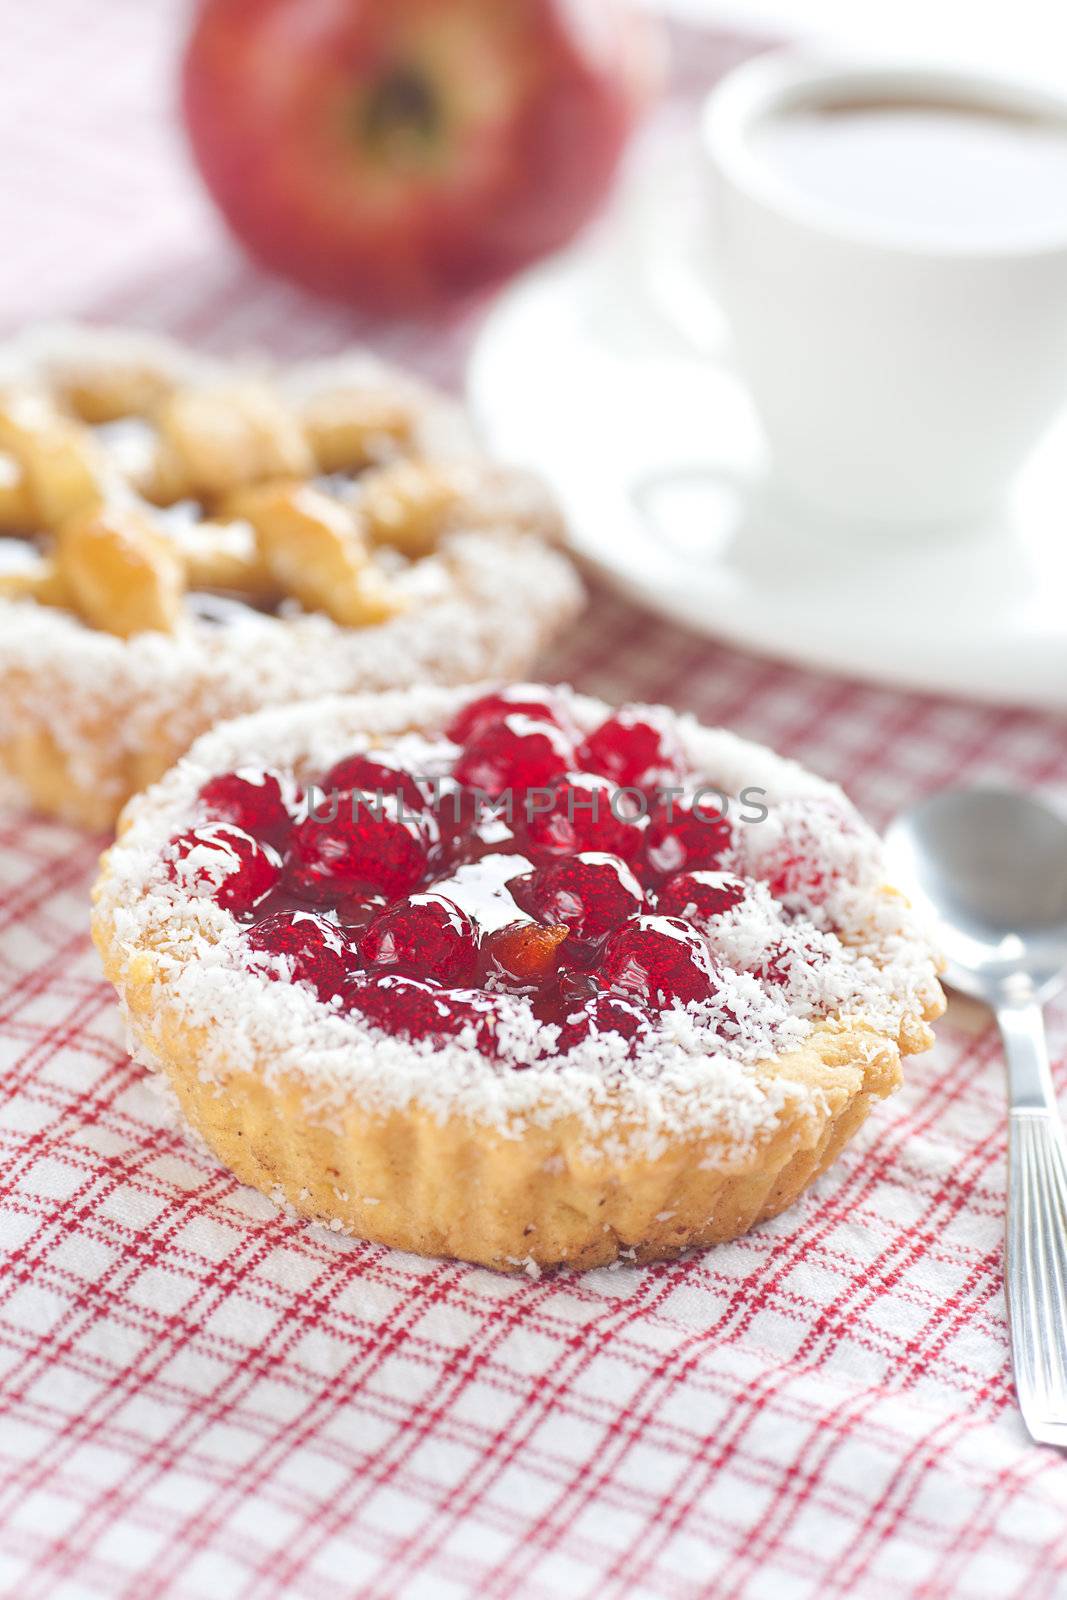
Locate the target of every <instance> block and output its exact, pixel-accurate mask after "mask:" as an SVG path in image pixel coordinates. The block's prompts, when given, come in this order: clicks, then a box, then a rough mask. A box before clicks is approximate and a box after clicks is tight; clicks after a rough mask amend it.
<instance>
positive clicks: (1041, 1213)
mask: <svg viewBox="0 0 1067 1600" xmlns="http://www.w3.org/2000/svg"><path fill="white" fill-rule="evenodd" d="M997 1021H998V1022H999V1024H1000V1031H1001V1034H1002V1036H1003V1039H1004V1053H1005V1056H1006V1057H1007V1063H1008V1088H1009V1094H1010V1098H1011V1114H1010V1122H1009V1139H1008V1216H1007V1232H1006V1237H1005V1263H1004V1278H1005V1285H1006V1289H1007V1298H1008V1321H1009V1324H1010V1326H1011V1349H1012V1360H1013V1362H1014V1366H1015V1387H1016V1390H1017V1392H1018V1396H1019V1407H1020V1409H1021V1411H1022V1414H1023V1421H1024V1422H1025V1423H1026V1426H1027V1428H1028V1429H1029V1431H1030V1434H1031V1435H1032V1437H1033V1438H1034V1439H1037V1440H1039V1441H1041V1442H1042V1443H1044V1444H1057V1445H1063V1446H1067V1146H1065V1142H1064V1132H1063V1124H1062V1122H1061V1121H1060V1114H1059V1111H1058V1109H1057V1106H1056V1094H1055V1090H1054V1089H1053V1086H1052V1077H1051V1074H1050V1072H1049V1063H1048V1045H1047V1042H1046V1038H1045V1022H1044V1017H1043V1016H1042V1014H1041V1007H1040V1006H1039V1005H1037V1004H1036V1003H1029V1002H1028V1003H1026V1004H1023V1005H1018V1006H1016V1005H1007V1006H1002V1007H1001V1008H1000V1009H999V1010H998V1011H997Z"/></svg>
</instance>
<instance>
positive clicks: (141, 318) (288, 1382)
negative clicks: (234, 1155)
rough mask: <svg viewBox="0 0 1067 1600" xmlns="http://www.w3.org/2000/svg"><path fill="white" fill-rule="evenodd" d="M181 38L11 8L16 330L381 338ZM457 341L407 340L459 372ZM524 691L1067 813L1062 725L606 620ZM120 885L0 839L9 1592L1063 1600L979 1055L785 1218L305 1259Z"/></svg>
mask: <svg viewBox="0 0 1067 1600" xmlns="http://www.w3.org/2000/svg"><path fill="white" fill-rule="evenodd" d="M181 11H182V8H181V7H175V6H174V5H172V4H168V3H164V0H152V3H151V4H146V3H145V0H106V3H105V0H34V3H33V4H28V3H27V4H20V5H18V6H16V5H13V4H9V5H8V6H7V7H6V8H5V10H4V16H3V43H4V52H5V56H4V66H3V78H4V91H3V95H2V97H0V118H2V122H3V128H2V139H0V151H2V152H3V153H2V154H0V163H2V176H3V181H2V184H0V239H2V241H3V248H2V249H0V308H2V313H3V317H4V320H5V321H6V322H8V323H15V322H17V321H18V320H20V319H21V318H23V317H28V316H39V315H46V314H47V315H54V314H56V313H77V314H88V315H91V316H95V317H101V318H112V319H114V318H117V317H119V318H122V319H125V320H131V321H134V322H139V323H145V324H149V325H153V326H157V325H158V326H163V327H166V328H168V329H171V330H173V331H176V332H178V333H179V334H182V335H185V336H187V337H189V338H191V339H194V340H197V341H200V342H202V343H205V344H210V345H211V346H213V347H215V348H221V349H234V348H238V347H245V346H248V345H250V344H254V343H263V344H267V345H269V346H270V347H272V348H274V349H275V350H277V351H278V352H280V353H282V354H288V353H305V352H313V351H319V350H323V351H325V350H330V349H333V348H336V347H337V346H339V345H340V344H342V343H344V342H347V341H349V340H351V339H352V338H354V337H360V336H362V335H363V334H364V333H365V332H366V330H364V329H362V328H361V327H359V326H358V325H357V324H356V323H355V322H354V321H353V319H352V318H350V317H349V316H347V315H345V314H344V313H342V312H333V311H329V310H323V309H322V308H321V307H318V306H313V305H310V304H309V303H308V302H306V301H305V300H304V299H303V298H301V297H300V296H299V295H297V294H296V293H295V292H290V291H288V290H286V289H284V288H280V287H278V286H277V285H276V284H273V283H270V282H268V281H266V280H264V279H262V278H260V277H258V276H256V275H255V274H254V273H253V272H251V271H250V270H249V269H248V268H247V267H246V266H245V265H244V264H243V263H242V262H241V261H240V260H239V259H238V257H237V256H236V254H235V253H234V252H233V250H232V249H231V248H230V247H229V246H228V245H227V244H226V243H225V242H224V240H223V239H222V236H221V234H220V232H219V230H218V228H217V225H216V224H215V223H214V221H213V219H212V217H211V216H210V214H209V212H208V210H207V208H206V206H205V204H204V202H203V201H202V199H201V198H200V195H199V192H198V190H197V188H196V186H195V184H194V182H193V181H192V179H191V177H190V175H189V173H188V171H187V170H186V168H185V166H184V163H183V158H182V155H181V151H180V145H179V142H178V138H177V134H176V132H175V129H174V125H173V120H172V116H171V107H172V102H173V98H174V92H173V56H174V50H175V46H176V39H177V34H178V29H179V28H180V25H181V20H182V19H181ZM685 59H686V62H687V66H688V68H689V71H690V74H691V76H692V77H693V79H694V81H695V80H696V79H698V78H699V77H700V76H702V75H703V74H704V73H706V72H707V71H708V70H710V66H711V64H712V62H713V61H715V60H719V59H721V50H719V51H718V52H716V51H715V50H712V53H711V54H710V55H709V57H708V59H707V60H706V61H701V60H700V59H699V58H698V57H696V56H695V55H694V53H693V51H692V50H689V51H687V52H686V58H685ZM468 331H469V330H468V329H467V327H466V326H464V325H458V326H456V327H455V328H453V329H451V330H438V331H437V332H436V333H435V334H433V335H432V336H431V335H430V334H428V333H426V332H425V331H420V330H410V329H408V330H403V331H401V332H397V333H395V334H393V335H391V336H390V337H389V339H388V340H386V341H385V342H386V345H387V347H388V348H390V349H391V350H392V351H393V353H399V354H401V355H402V356H405V357H407V358H410V359H415V360H417V361H418V362H419V363H420V364H421V365H422V366H423V367H424V368H428V369H430V370H431V371H436V372H437V373H438V374H439V375H446V376H448V375H453V376H454V375H455V373H456V370H457V361H458V359H459V355H460V353H461V350H462V344H463V340H464V338H465V337H466V334H467V332H468ZM546 670H547V671H548V672H550V673H552V674H556V675H559V676H561V677H564V678H571V679H573V680H574V681H575V682H576V683H578V684H580V685H581V686H582V687H583V688H586V689H589V690H591V691H593V692H595V693H598V694H603V695H605V696H607V697H608V698H617V697H627V696H631V697H640V698H643V699H663V700H666V701H669V702H671V703H673V704H675V705H680V706H688V707H691V708H692V709H693V710H695V711H697V712H698V713H700V714H701V715H702V716H703V717H705V718H708V719H711V720H712V721H722V722H726V723H729V724H730V725H732V726H734V727H735V728H737V729H738V730H739V731H741V732H742V733H744V734H747V735H750V736H752V737H755V738H757V739H761V740H766V741H768V742H770V743H772V744H774V745H776V746H777V747H778V748H779V749H781V750H783V751H786V752H788V753H789V754H793V755H797V756H799V757H801V758H802V759H803V760H804V761H805V762H807V763H809V764H810V765H812V766H813V767H815V768H816V769H818V770H819V771H821V772H824V773H826V774H828V775H829V776H831V777H833V778H836V779H838V780H840V781H841V782H842V783H844V784H845V785H846V786H847V787H848V788H849V789H850V790H851V792H852V794H853V795H854V796H855V797H856V799H857V800H858V802H859V803H860V805H861V806H862V807H863V808H864V809H865V810H866V811H867V812H868V814H869V815H870V816H871V817H872V818H873V819H874V820H875V821H876V822H882V821H883V820H884V819H885V818H887V817H888V816H889V815H890V814H891V813H892V812H893V811H894V810H895V809H896V808H897V807H899V806H901V805H903V804H905V803H907V802H908V801H910V800H913V799H914V798H915V797H916V796H918V795H920V794H922V793H925V792H927V791H929V790H932V789H935V788H937V787H938V786H939V785H941V784H945V783H947V782H950V781H955V780H969V779H975V780H977V779H1005V780H1010V781H1012V782H1014V783H1020V784H1025V785H1033V786H1035V787H1039V788H1041V789H1044V790H1047V791H1049V792H1051V793H1053V794H1055V793H1056V791H1057V790H1058V791H1059V793H1060V795H1061V796H1063V795H1064V793H1065V791H1067V741H1065V732H1067V727H1065V724H1064V722H1063V721H1059V720H1055V719H1053V718H1048V717H1041V716H1036V715H1030V714H1027V713H1023V712H1018V711H1011V710H994V709H978V708H975V707H970V706H966V705H962V704H954V703H948V702H945V701H937V700H927V699H921V698H917V697H912V696H903V695H899V694H896V693H891V692H884V691H881V690H877V689H871V688H864V687H861V686H857V685H855V684H851V683H846V682H842V681H839V680H835V679H830V678H825V677H820V676H816V675H814V674H808V673H804V672H798V671H793V670H787V669H784V668H781V667H779V666H775V665H772V664H769V663H768V662H765V661H761V660H757V659H755V658H752V657H749V656H743V655H740V654H737V653H735V652H731V651H726V650H722V649H717V648H714V647H712V646H709V645H708V644H707V643H706V642H704V641H702V640H699V639H696V638H693V637H690V636H688V635H686V634H685V633H682V632H680V631H678V630H677V629H674V628H669V627H666V626H662V625H660V624H658V623H656V622H655V621H653V620H650V619H649V618H647V617H645V616H643V615H641V613H640V612H639V611H636V610H633V609H631V608H630V607H628V606H623V605H621V604H618V603H616V602H614V601H612V600H611V599H609V598H607V597H606V596H604V595H602V594H601V595H596V596H595V597H594V604H593V608H592V610H591V612H590V613H589V615H588V617H587V619H586V620H585V621H584V622H583V623H582V624H581V625H580V626H579V627H578V628H577V629H576V630H575V633H574V636H573V638H572V639H571V640H569V641H568V643H567V644H566V646H565V647H564V648H563V649H562V650H560V651H559V652H558V653H557V655H556V656H555V658H554V659H553V660H552V661H551V662H549V663H548V664H547V667H546ZM97 849H98V841H93V840H87V839H85V838H80V837H78V836H76V835H74V834H72V833H70V832H67V831H64V830H62V829H60V828H57V827H52V826H48V825H45V824H42V823H39V822H37V823H34V822H28V821H26V820H23V819H18V818H15V817H10V816H8V817H3V818H2V819H0V1071H2V1075H3V1078H2V1081H3V1103H2V1106H0V1250H2V1259H0V1590H2V1592H3V1593H4V1594H5V1595H10V1596H12V1597H15V1596H17V1597H18V1600H52V1597H64V1600H68V1597H80V1596H89V1595H92V1596H107V1597H119V1596H123V1597H129V1600H147V1597H150V1596H167V1597H173V1600H218V1597H220V1596H222V1597H231V1596H232V1597H238V1596H240V1597H243V1600H253V1597H255V1600H264V1597H268V1596H300V1597H305V1596H306V1597H308V1600H338V1597H341V1596H351V1595H360V1596H367V1597H374V1600H389V1597H392V1596H398V1595H403V1596H420V1597H427V1600H438V1597H448V1596H472V1595H478V1596H485V1597H487V1600H488V1597H493V1600H504V1597H507V1596H515V1595H519V1596H530V1597H536V1600H572V1597H589V1600H614V1597H620V1596H624V1595H627V1596H644V1595H648V1596H664V1597H670V1600H674V1597H691V1596H698V1595H714V1596H717V1597H718V1596H745V1597H752V1600H789V1597H793V1596H804V1597H808V1596H810V1597H812V1600H814V1597H820V1600H822V1597H832V1596H860V1597H863V1600H879V1597H883V1596H884V1597H886V1600H899V1597H900V1596H901V1595H912V1596H923V1597H926V1600H936V1597H941V1596H952V1597H953V1600H979V1597H980V1600H1006V1597H1008V1596H1014V1595H1025V1596H1026V1597H1027V1600H1039V1597H1042V1596H1049V1595H1057V1594H1067V1465H1065V1464H1064V1462H1063V1461H1062V1460H1061V1459H1060V1457H1059V1455H1058V1454H1057V1453H1056V1452H1055V1451H1053V1450H1050V1449H1045V1448H1037V1447H1035V1446H1033V1445H1031V1444H1030V1443H1029V1442H1028V1440H1027V1438H1026V1436H1025V1434H1024V1432H1023V1429H1022V1427H1021V1425H1020V1423H1019V1420H1018V1417H1017V1415H1016V1412H1015V1407H1014V1402H1013V1395H1012V1385H1011V1376H1010V1370H1009V1365H1008V1355H1007V1341H1006V1332H1005V1322H1004V1309H1003V1295H1002V1282H1001V1268H1000V1238H1001V1220H1002V1208H1003V1199H1004V1161H1005V1140H1004V1094H1003V1083H1002V1066H1001V1059H1000V1054H999V1051H998V1048H997V1043H996V1039H995V1037H994V1035H993V1034H992V1032H991V1031H990V1030H989V1028H988V1026H987V1024H986V1021H985V1019H984V1017H983V1016H982V1015H981V1014H979V1013H976V1012H970V1011H966V1010H956V1011H955V1012H954V1014H953V1016H952V1018H951V1020H950V1022H949V1023H948V1024H947V1025H945V1026H943V1027H942V1029H941V1036H940V1043H939V1045H938V1048H937V1051H936V1052H935V1054H934V1055H933V1056H932V1057H929V1058H924V1059H922V1060H920V1061H919V1062H918V1063H915V1064H914V1065H913V1066H912V1068H911V1071H910V1075H909V1081H908V1085H907V1087H906V1088H905V1089H904V1091H903V1092H902V1093H901V1094H900V1095H899V1096H898V1097H897V1098H896V1100H895V1101H893V1102H892V1103H891V1104H890V1105H889V1106H888V1107H886V1108H883V1109H881V1110H880V1111H879V1112H878V1113H877V1114H876V1115H875V1116H874V1117H873V1118H872V1119H871V1122H870V1124H869V1125H868V1130H867V1131H866V1133H865V1134H864V1135H863V1136H862V1138H861V1139H860V1140H859V1141H858V1142H857V1143H856V1144H855V1145H854V1146H853V1147H852V1148H851V1149H850V1150H849V1152H848V1153H847V1154H846V1156H845V1157H844V1158H843V1159H842V1160H841V1162H840V1163H839V1164H838V1166H837V1167H836V1168H835V1169H834V1171H833V1172H832V1173H830V1174H829V1175H828V1176H827V1177H826V1178H825V1179H823V1180H822V1181H821V1182H820V1183H819V1184H818V1186H817V1187H816V1189H815V1190H814V1192H813V1193H812V1194H811V1195H810V1197H809V1198H808V1199H807V1200H805V1201H804V1202H803V1203H801V1204H800V1205H799V1206H798V1207H797V1208H796V1209H794V1210H793V1211H792V1212H790V1213H789V1214H787V1215H786V1216H784V1217H782V1218H780V1219H779V1220H778V1221H777V1222H775V1223H773V1224H771V1225H769V1226H766V1227H763V1228H761V1229H759V1230H758V1231H757V1232H755V1233H753V1234H752V1235H751V1236H750V1237H748V1238H746V1239H743V1240H740V1241H739V1242H738V1243H736V1244H734V1245H731V1246H728V1247H725V1248H721V1249H718V1250H715V1251H713V1252H710V1253H708V1254H705V1255H697V1256H695V1257H693V1258H692V1259H690V1260H686V1261H682V1262H679V1263H676V1264H674V1265H670V1266H660V1267H651V1268H646V1269H642V1270H635V1269H628V1268H622V1269H620V1270H617V1271H612V1272H608V1271H604V1272H596V1273H591V1274H589V1275H588V1276H586V1277H574V1276H559V1277H554V1278H547V1279H543V1280H541V1281H540V1282H532V1281H529V1280H527V1279H520V1280H518V1281H514V1280H509V1279H506V1278H503V1277H498V1276H495V1275H494V1274H492V1273H489V1272H485V1271H481V1270H477V1269H474V1268H470V1267H466V1266H462V1265H457V1264H455V1263H449V1262H428V1261H421V1260H417V1259H414V1258H411V1257H407V1256H403V1255H399V1254H396V1253H394V1252H391V1251H388V1250H384V1249H379V1248H377V1247H375V1246H371V1245H363V1244H359V1243H356V1242H354V1241H351V1240H348V1239H345V1238H341V1237H338V1236H336V1235H334V1234H331V1233H328V1232H325V1231H323V1230H320V1229H317V1228H313V1227H308V1226H304V1225H301V1224H298V1223H295V1222H292V1221H290V1220H289V1219H288V1218H287V1217H285V1216H283V1215H281V1214H280V1213H279V1212H277V1211H276V1210H275V1209H274V1208H273V1207H272V1206H271V1205H270V1204H269V1203H268V1202H267V1201H266V1200H264V1199H263V1198H262V1197H260V1196H259V1195H258V1194H256V1193H253V1192H252V1191H250V1190H248V1189H244V1188H242V1187H241V1186H240V1185H239V1184H237V1183H235V1182H234V1181H233V1179H232V1178H231V1177H230V1176H229V1175H228V1174H227V1173H226V1172H225V1171H223V1170H222V1169H221V1168H220V1167H219V1166H218V1165H217V1164H216V1163H215V1162H214V1161H213V1160H212V1159H211V1158H210V1157H208V1156H207V1155H205V1154H204V1153H203V1152H202V1151H200V1150H198V1149H197V1148H196V1147H195V1146H194V1145H193V1144H192V1143H190V1142H189V1141H188V1140H187V1139H186V1138H185V1137H184V1136H183V1134H182V1132H181V1131H180V1129H178V1128H176V1127H174V1126H173V1125H172V1123H171V1122H170V1121H169V1120H168V1116H167V1114H166V1112H165V1110H164V1108H163V1106H162V1103H161V1102H160V1101H158V1100H157V1098H156V1096H155V1094H154V1093H153V1090H152V1088H151V1086H150V1084H149V1083H148V1082H146V1080H145V1078H144V1076H143V1075H142V1073H141V1072H140V1071H139V1070H138V1069H136V1068H135V1067H133V1066H132V1065H131V1064H130V1062H129V1060H128V1059H127V1057H126V1054H125V1052H124V1050H123V1047H122V1042H121V1036H120V1031H119V1027H118V1024H117V1018H116V1015H115V1007H114V1003H113V998H112V995H111V993H110V991H109V990H108V988H107V987H106V986H105V985H104V984H103V982H102V981H101V978H100V975H99V971H98V967H97V962H96V959H95V957H94V955H93V953H92V951H91V949H90V946H89V942H88V938H87V935H86V896H87V892H88V888H89V884H90V881H91V878H92V872H93V863H94V859H95V856H96V854H97ZM1054 1021H1055V1022H1056V1035H1057V1043H1058V1044H1059V1045H1060V1046H1061V1047H1062V1045H1063V1042H1064V1032H1065V1030H1064V1026H1063V1023H1064V1017H1063V1015H1062V1014H1061V1015H1060V1016H1059V1017H1058V1018H1056V1019H1054Z"/></svg>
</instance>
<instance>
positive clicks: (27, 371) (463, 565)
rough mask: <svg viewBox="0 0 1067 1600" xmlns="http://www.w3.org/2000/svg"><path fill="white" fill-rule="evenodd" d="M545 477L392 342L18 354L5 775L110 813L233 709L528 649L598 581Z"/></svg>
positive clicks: (72, 806) (6, 625) (443, 678)
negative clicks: (197, 352) (353, 351)
mask: <svg viewBox="0 0 1067 1600" xmlns="http://www.w3.org/2000/svg"><path fill="white" fill-rule="evenodd" d="M556 531H557V529H556V519H555V515H554V512H553V510H552V507H551V506H550V504H549V503H548V501H547V499H546V497H545V496H544V494H543V493H542V492H541V491H540V489H539V488H538V487H537V486H535V485H534V484H532V483H531V482H530V481H529V480H528V479H526V478H524V477H522V476H521V475H518V474H515V473H509V472H506V471H503V470H501V469H499V468H495V467H493V466H491V465H489V464H488V463H487V462H485V461H484V460H483V459H481V458H479V456H478V455H477V453H476V451H475V449H474V447H473V445H472V442H471V438H470V435H469V433H468V431H467V429H466V427H465V424H464V423H463V422H462V420H461V419H460V418H459V417H458V415H457V413H456V410H455V408H454V407H453V406H452V405H451V404H450V403H449V402H447V401H445V400H444V399H443V398H441V397H440V396H437V395H434V394H432V393H430V392H429V391H427V390H426V389H425V388H424V387H422V386H421V385H419V384H417V383H415V382H414V381H413V380H411V379H408V378H406V377H403V376H401V375H400V374H398V373H396V372H394V371H392V370H388V369H386V368H384V367H382V366H381V365H380V364H378V363H376V362H374V361H373V360H371V359H370V358H368V357H364V356H356V357H346V358H343V359H340V360H335V361H328V362H322V363H318V364H315V365H308V366H304V367H302V368H297V369H290V370H288V371H286V372H281V373H274V374H264V373H262V372H252V371H249V370H246V369H238V368H235V367H224V366H220V365H218V364H216V363H209V362H207V361H204V360H200V359H195V358H194V357H193V356H192V355H190V354H189V353H188V352H185V351H183V350H181V349H179V348H177V347H175V346H172V345H169V344H165V343H163V342H161V341H158V340H154V339H148V338H143V337H137V336H133V335H118V334H115V333H103V332H97V333H92V332H90V331H88V330H80V331H78V330H66V331H58V332H56V333H55V334H52V335H37V336H34V337H31V338H27V339H25V340H23V341H22V342H20V343H16V344H15V345H13V346H10V347H8V349H7V350H6V351H5V352H2V353H0V773H6V774H7V775H8V776H9V777H10V778H13V779H14V780H16V781H17V783H18V785H19V786H20V787H21V789H22V791H23V793H24V795H27V796H28V797H29V798H30V799H31V800H32V801H33V802H34V803H36V804H37V805H38V806H39V807H41V808H43V809H45V810H47V811H50V812H53V813H55V814H57V815H60V816H63V817H66V818H68V819H70V820H73V821H75V822H79V823H83V824H86V825H89V826H99V827H104V826H108V825H110V824H111V823H112V822H113V821H114V819H115V817H116V815H117V813H118V811H119V809H120V807H121V805H122V803H123V801H125V799H126V798H127V797H128V796H129V795H130V794H131V793H133V792H134V791H135V790H136V789H138V788H140V787H142V786H143V785H144V784H145V783H147V782H149V781H151V780H152V779H154V778H156V777H158V776H159V775H160V774H161V773H162V772H164V771H165V770H166V769H167V767H169V766H170V765H171V763H172V762H173V761H174V759H175V758H176V757H177V756H178V755H179V754H180V753H181V751H182V750H184V749H186V748H187V746H188V745H189V743H190V741H191V740H192V739H193V738H194V737H195V736H196V735H197V734H198V733H200V732H202V731H203V730H204V729H205V728H207V727H209V726H211V725H212V724H213V723H214V722H216V721H218V720H219V719H220V718H223V717H227V716H233V715H234V714H236V713H239V712H243V711H249V710H252V709H254V708H256V707H259V706H263V705H269V704H274V703H278V702H284V701H292V700H296V699H304V698H308V697H311V696H313V695H321V694H323V693H325V692H328V691H334V690H351V689H357V688H387V687H392V686H395V685H398V684H410V683H414V682H419V681H430V682H467V681H471V680H474V679H477V678H479V677H482V676H484V675H485V674H486V673H494V674H495V673H505V674H506V673H511V672H514V671H516V670H519V669H521V668H523V667H524V666H526V665H527V664H528V663H529V661H530V659H531V658H532V657H533V655H534V654H535V653H536V651H537V649H538V648H539V647H540V645H541V644H542V643H543V642H544V641H545V640H546V639H547V638H548V637H549V636H550V635H551V634H552V633H553V632H554V631H556V630H557V629H559V628H561V627H563V626H565V625H566V623H567V622H568V621H569V620H570V619H571V618H572V617H573V615H574V614H575V612H576V609H577V606H578V603H579V588H578V584H577V581H576V579H575V577H574V575H573V572H572V570H571V569H570V567H569V566H568V564H567V562H566V561H565V559H564V558H563V557H562V556H561V555H560V554H558V553H557V552H556V551H555V550H553V549H552V548H551V540H552V538H553V536H554V535H555V533H556Z"/></svg>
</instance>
